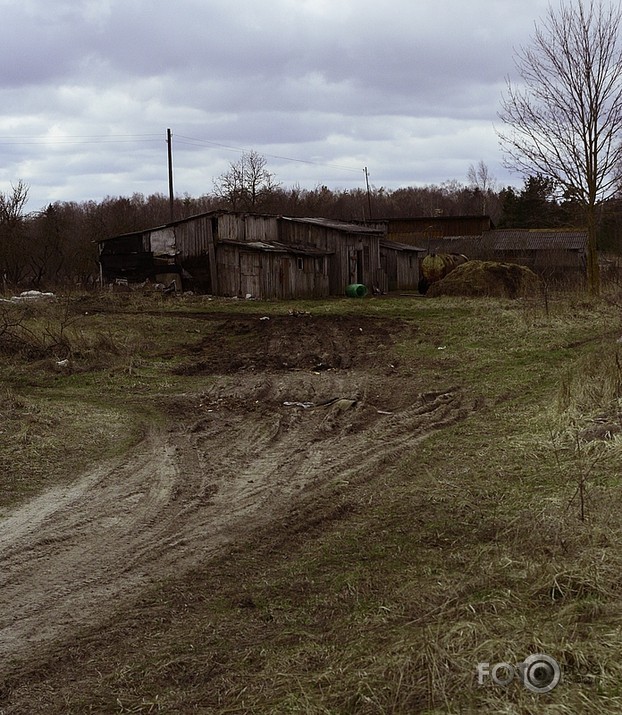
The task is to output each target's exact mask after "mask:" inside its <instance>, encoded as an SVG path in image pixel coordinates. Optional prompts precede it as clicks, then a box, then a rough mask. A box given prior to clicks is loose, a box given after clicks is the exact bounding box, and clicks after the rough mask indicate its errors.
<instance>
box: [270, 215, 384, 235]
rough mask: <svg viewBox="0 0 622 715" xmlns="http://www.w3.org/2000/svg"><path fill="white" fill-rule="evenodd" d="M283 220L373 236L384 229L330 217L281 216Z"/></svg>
mask: <svg viewBox="0 0 622 715" xmlns="http://www.w3.org/2000/svg"><path fill="white" fill-rule="evenodd" d="M279 218H281V219H282V220H283V221H292V222H294V223H308V224H311V225H312V226H322V227H323V228H330V229H333V230H335V231H343V232H344V233H366V234H369V235H371V236H382V235H384V230H383V229H381V228H370V227H369V226H360V225H358V224H356V223H347V222H345V221H336V220H335V219H329V218H295V217H292V216H280V217H279Z"/></svg>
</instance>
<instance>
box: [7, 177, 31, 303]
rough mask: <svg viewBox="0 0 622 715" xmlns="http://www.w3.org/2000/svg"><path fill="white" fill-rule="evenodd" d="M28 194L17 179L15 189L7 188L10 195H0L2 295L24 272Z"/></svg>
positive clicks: (25, 186)
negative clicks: (8, 284)
mask: <svg viewBox="0 0 622 715" xmlns="http://www.w3.org/2000/svg"><path fill="white" fill-rule="evenodd" d="M28 190H29V189H28V186H27V184H25V183H24V182H23V181H22V180H21V179H20V180H19V181H18V182H17V185H16V186H13V185H11V192H6V193H5V192H3V191H0V274H1V278H2V286H3V290H4V291H6V289H7V283H12V284H14V285H17V284H18V283H20V281H21V280H23V278H24V277H25V274H26V272H27V266H28V256H27V251H26V247H25V246H24V243H25V241H24V236H25V216H24V207H25V205H26V202H27V201H28Z"/></svg>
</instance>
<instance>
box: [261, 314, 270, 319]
mask: <svg viewBox="0 0 622 715" xmlns="http://www.w3.org/2000/svg"><path fill="white" fill-rule="evenodd" d="M259 320H270V316H269V315H264V316H262V317H261V318H259Z"/></svg>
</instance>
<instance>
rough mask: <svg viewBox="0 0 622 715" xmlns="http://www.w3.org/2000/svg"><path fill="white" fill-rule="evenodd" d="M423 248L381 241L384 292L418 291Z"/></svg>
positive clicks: (423, 253)
mask: <svg viewBox="0 0 622 715" xmlns="http://www.w3.org/2000/svg"><path fill="white" fill-rule="evenodd" d="M424 255H425V251H424V249H423V248H417V247H416V246H409V245H407V244H405V243H397V242H396V241H387V240H385V239H383V240H382V241H380V267H381V270H382V271H383V283H384V285H386V288H385V289H384V290H388V291H396V290H417V286H418V284H419V260H420V259H421V258H423V256H424Z"/></svg>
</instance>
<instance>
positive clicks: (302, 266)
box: [296, 256, 305, 271]
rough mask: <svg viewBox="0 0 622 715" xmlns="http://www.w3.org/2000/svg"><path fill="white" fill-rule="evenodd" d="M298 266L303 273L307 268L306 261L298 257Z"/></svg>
mask: <svg viewBox="0 0 622 715" xmlns="http://www.w3.org/2000/svg"><path fill="white" fill-rule="evenodd" d="M296 265H297V266H298V268H299V270H301V271H303V270H304V267H305V259H304V258H303V257H302V256H298V258H297V259H296Z"/></svg>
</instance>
